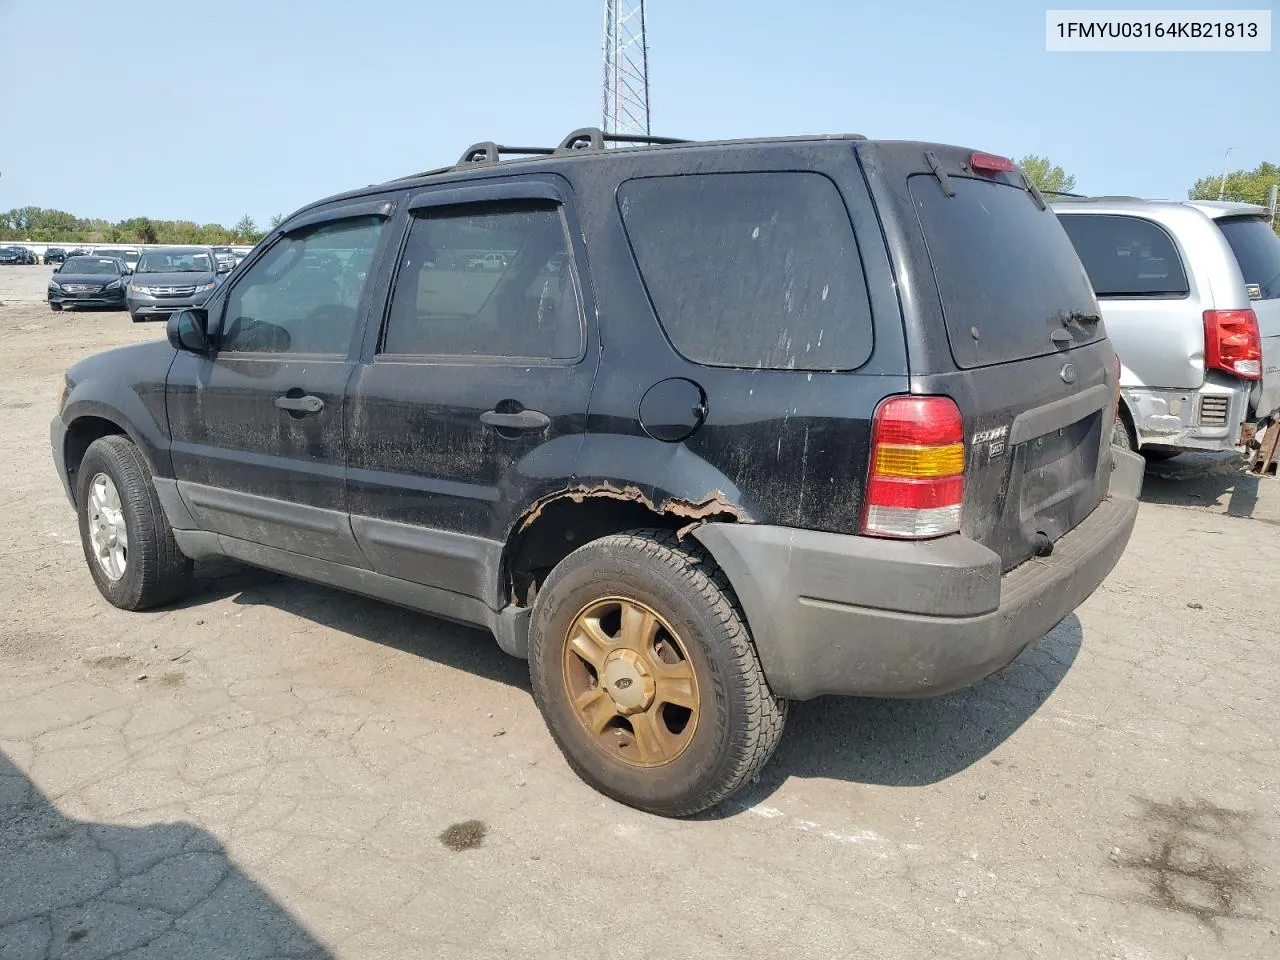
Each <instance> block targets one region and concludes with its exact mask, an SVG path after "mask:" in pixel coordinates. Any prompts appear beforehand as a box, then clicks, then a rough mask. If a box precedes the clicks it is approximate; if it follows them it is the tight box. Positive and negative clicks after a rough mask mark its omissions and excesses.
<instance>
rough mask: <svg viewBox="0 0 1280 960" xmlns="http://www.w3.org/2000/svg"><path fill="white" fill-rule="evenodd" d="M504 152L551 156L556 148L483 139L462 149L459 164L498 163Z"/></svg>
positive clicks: (527, 155)
mask: <svg viewBox="0 0 1280 960" xmlns="http://www.w3.org/2000/svg"><path fill="white" fill-rule="evenodd" d="M504 153H505V154H510V155H512V156H524V157H529V156H541V157H549V156H551V154H553V153H555V150H553V149H552V148H551V147H506V146H503V145H502V144H500V143H494V142H493V141H492V140H482V141H480V142H479V143H473V144H472V145H471V146H469V147H467V149H465V150H463V151H462V156H461V157H459V158H458V163H457V166H459V167H461V166H465V165H466V164H468V163H497V162H498V161H499V160H501V159H502V155H503V154H504Z"/></svg>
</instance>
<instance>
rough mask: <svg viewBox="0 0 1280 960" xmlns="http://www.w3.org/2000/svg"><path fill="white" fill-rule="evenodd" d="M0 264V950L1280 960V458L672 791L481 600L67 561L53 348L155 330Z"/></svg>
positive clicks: (1183, 497) (1150, 492) (1142, 519)
mask: <svg viewBox="0 0 1280 960" xmlns="http://www.w3.org/2000/svg"><path fill="white" fill-rule="evenodd" d="M47 274H48V268H45V267H39V268H19V267H14V268H0V302H3V305H2V306H0V436H2V437H3V440H4V455H3V456H0V505H2V506H3V509H4V518H5V520H4V523H3V525H0V591H2V592H0V957H3V958H5V960H12V958H23V960H26V958H33V960H34V958H43V957H50V958H52V957H64V956H65V957H76V958H83V960H88V958H99V957H108V956H112V957H115V956H121V957H130V958H141V957H147V958H152V957H154V958H166V960H169V958H180V957H191V958H210V960H212V958H215V957H217V958H226V957H258V956H262V957H267V956H284V955H287V956H291V957H304V956H305V957H310V956H315V957H321V956H332V957H343V958H375V957H386V958H403V957H427V956H450V957H515V956H519V957H597V956H608V957H611V958H616V960H623V958H675V957H759V958H769V960H775V958H779V957H806V958H814V957H851V956H866V957H894V958H896V957H901V958H916V957H925V956H929V957H932V956H938V957H947V958H967V957H974V958H979V957H981V958H1015V957H1027V958H1031V957H1035V958H1041V957H1064V958H1083V957H1091V958H1092V957H1116V958H1133V960H1139V958H1141V960H1164V958H1169V960H1186V958H1189V957H1194V958H1196V960H1205V958H1211V957H1212V958H1217V957H1222V958H1232V960H1243V958H1255V957H1256V958H1264V957H1276V956H1280V875H1278V874H1277V864H1280V842H1278V841H1280V808H1278V806H1277V797H1278V796H1280V791H1278V788H1280V784H1278V783H1277V778H1278V771H1280V763H1278V761H1280V750H1278V749H1277V747H1278V739H1280V648H1278V646H1277V643H1276V636H1277V634H1276V628H1275V624H1276V623H1278V622H1280V596H1277V594H1275V593H1272V592H1270V581H1269V579H1268V578H1269V575H1270V573H1271V572H1274V571H1275V570H1277V569H1280V487H1278V486H1277V483H1278V482H1277V481H1275V480H1261V481H1259V480H1257V479H1256V478H1251V477H1246V476H1243V475H1242V474H1241V473H1240V472H1239V470H1238V468H1237V465H1236V463H1235V462H1234V461H1233V460H1232V458H1230V457H1179V458H1176V459H1174V460H1172V461H1169V462H1168V463H1166V464H1163V465H1161V466H1160V467H1159V469H1153V470H1152V471H1149V472H1148V477H1147V487H1146V492H1145V494H1144V501H1145V502H1144V505H1143V506H1142V509H1141V511H1140V513H1139V517H1138V525H1137V529H1136V531H1135V533H1134V537H1133V540H1132V542H1131V544H1130V546H1129V549H1128V552H1127V553H1126V554H1125V556H1124V558H1123V560H1122V561H1121V563H1120V566H1119V567H1118V568H1117V570H1116V571H1115V572H1114V574H1113V575H1112V576H1111V578H1110V579H1109V580H1108V581H1107V582H1106V583H1105V584H1104V585H1103V587H1102V588H1101V589H1100V590H1099V591H1098V593H1097V594H1096V595H1095V596H1094V597H1092V598H1091V599H1090V600H1089V601H1088V602H1087V603H1086V604H1085V605H1084V606H1082V607H1081V608H1080V609H1079V611H1077V613H1076V614H1074V615H1072V616H1070V617H1068V618H1067V620H1066V621H1064V622H1063V623H1062V624H1061V625H1059V626H1058V627H1057V628H1056V629H1055V630H1054V631H1053V632H1052V633H1051V634H1049V636H1047V637H1046V638H1044V640H1042V641H1041V642H1040V643H1038V644H1037V645H1036V646H1034V647H1033V648H1032V649H1031V650H1029V651H1028V652H1027V653H1026V654H1025V655H1024V656H1023V657H1022V658H1021V659H1020V660H1018V661H1017V662H1016V663H1014V664H1013V665H1012V666H1010V667H1009V668H1007V669H1005V670H1004V671H1002V672H1001V673H999V674H998V675H996V676H994V677H992V678H990V679H988V680H987V681H985V682H983V683H981V684H979V685H977V686H976V687H973V688H971V689H969V690H965V691H961V692H959V693H956V694H953V695H950V696H947V697H944V698H941V699H937V700H931V701H923V702H881V701H867V700H852V699H834V698H830V699H823V700H818V701H814V702H811V703H804V704H799V705H797V706H796V709H795V710H794V712H793V714H792V720H791V723H790V726H789V728H788V732H787V735H786V738H785V740H784V742H783V744H782V747H781V749H780V750H779V752H778V755H777V756H776V757H775V759H774V760H773V762H772V764H771V765H770V766H769V767H768V768H767V769H766V771H765V773H764V775H763V777H762V779H761V780H760V781H759V782H758V783H757V784H755V785H754V786H753V787H752V788H750V789H749V790H748V791H747V792H746V793H745V794H744V795H743V796H741V797H740V799H739V801H738V802H736V803H734V804H732V805H731V806H729V807H727V808H725V809H722V810H719V811H716V812H715V813H713V814H712V815H709V816H706V817H703V818H701V819H697V820H694V821H690V822H676V821H669V820H662V819H658V818H654V817H650V816H646V815H643V814H640V813H636V812H634V811H631V810H628V809H626V808H623V807H620V806H618V805H616V804H614V803H612V802H610V801H608V800H605V799H604V798H602V797H600V796H599V795H597V794H596V793H594V792H592V791H591V790H590V789H589V788H587V787H586V786H585V785H583V784H582V783H581V782H579V781H578V780H577V778H576V777H574V775H573V774H572V773H571V772H570V771H569V769H568V768H567V767H566V765H565V764H564V762H563V761H562V760H561V758H560V756H559V755H558V753H557V752H556V750H555V748H554V746H553V744H552V742H551V740H550V738H549V736H548V735H547V734H546V732H545V730H544V728H543V726H542V722H541V720H540V719H539V716H538V713H537V711H536V709H535V707H534V705H533V702H532V700H531V698H530V695H529V690H528V682H527V676H526V672H525V665H524V664H523V663H522V662H520V661H517V660H514V659H510V658H508V657H506V656H504V655H503V654H502V653H501V652H499V650H498V649H497V647H496V646H495V645H494V644H493V642H492V641H491V640H490V639H489V638H488V637H487V636H486V635H484V634H481V633H478V632H475V631H471V630H466V629H463V628H460V627H456V626H451V625H448V624H445V623H441V622H439V621H436V620H433V619H431V618H428V617H425V616H419V615H416V614H413V613H409V612H406V611H403V610H399V609H396V608H393V607H389V606H385V605H381V604H378V603H375V602H372V601H367V600H363V599H358V598H354V597H351V596H347V595H344V594H341V593H338V592H335V591H332V590H328V589H323V588H320V587H316V586H310V585H307V584H303V583H299V582H296V581H292V580H288V579H286V578H281V577H277V576H274V575H271V574H267V573H261V572H255V571H248V570H244V569H242V568H238V567H234V566H230V565H226V564H214V565H207V566H202V567H200V568H199V576H200V582H199V593H198V595H197V596H195V597H194V598H193V599H191V600H190V601H189V602H187V603H185V604H184V605H182V606H181V607H178V608H175V609H168V610H163V611H159V612H151V613H146V614H128V613H123V612H121V611H118V610H115V609H114V608H112V607H110V606H108V605H107V604H106V603H105V602H104V601H103V600H101V599H100V598H99V596H98V594H97V592H96V591H95V590H94V587H93V584H92V582H91V580H90V578H89V575H88V573H87V572H86V570H85V568H84V559H83V556H82V554H81V550H80V545H79V543H78V539H77V529H76V520H75V516H74V514H73V512H72V510H71V508H70V507H69V506H68V504H67V502H66V500H65V498H64V496H63V493H62V490H61V488H60V486H59V483H58V480H57V478H56V477H55V475H54V471H53V467H52V464H51V461H50V457H49V450H48V423H49V419H50V418H51V416H52V415H53V412H54V409H53V408H54V404H55V402H56V397H57V394H58V391H59V387H60V381H61V375H62V371H63V370H64V369H65V368H66V367H67V366H68V365H69V364H70V363H72V362H73V361H75V360H76V359H78V358H80V357H82V356H85V355H86V354H89V353H92V352H95V351H98V350H102V349H104V348H107V347H111V346H115V345H119V344H125V343H131V342H135V341H138V340H143V339H146V338H152V337H160V336H163V329H162V327H161V326H160V325H158V324H156V325H145V326H144V325H135V324H132V323H130V322H129V318H128V316H127V314H124V313H57V314H55V313H51V312H50V311H49V309H48V307H47V306H46V305H45V304H44V303H43V301H42V297H43V289H44V282H45V278H46V276H47Z"/></svg>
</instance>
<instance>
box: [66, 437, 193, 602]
mask: <svg viewBox="0 0 1280 960" xmlns="http://www.w3.org/2000/svg"><path fill="white" fill-rule="evenodd" d="M77 476H78V479H79V482H78V484H77V486H78V492H77V496H76V502H77V504H78V505H79V511H80V541H81V543H82V545H83V547H84V558H85V561H86V562H87V563H88V565H89V573H90V574H91V575H92V577H93V582H94V583H95V584H96V585H97V587H98V591H99V592H100V593H101V594H102V595H103V596H104V597H106V598H107V600H109V601H110V602H111V603H113V604H114V605H115V606H117V607H120V608H121V609H124V610H145V609H147V608H148V607H154V606H158V605H160V604H162V603H168V602H169V601H171V600H175V599H177V598H178V597H179V596H181V595H182V594H183V593H184V592H185V591H186V589H187V585H188V584H189V583H190V580H191V566H192V565H191V561H190V560H189V559H187V557H185V556H183V554H182V552H181V551H180V550H179V549H178V544H177V542H176V541H175V540H174V538H173V530H172V529H171V528H170V526H169V521H168V519H167V518H166V517H165V515H164V511H163V509H161V507H160V499H159V497H158V496H157V495H156V490H155V485H154V484H153V483H152V482H151V471H150V470H149V469H148V468H147V461H146V458H144V457H143V456H142V452H141V451H140V450H138V448H137V447H136V446H134V445H133V443H132V442H131V441H130V440H129V439H128V438H126V437H121V436H109V437H102V438H101V439H98V440H95V441H94V442H93V443H92V444H90V445H89V449H88V450H87V451H86V452H85V455H84V459H83V460H82V461H81V462H80V469H79V473H78V475H77Z"/></svg>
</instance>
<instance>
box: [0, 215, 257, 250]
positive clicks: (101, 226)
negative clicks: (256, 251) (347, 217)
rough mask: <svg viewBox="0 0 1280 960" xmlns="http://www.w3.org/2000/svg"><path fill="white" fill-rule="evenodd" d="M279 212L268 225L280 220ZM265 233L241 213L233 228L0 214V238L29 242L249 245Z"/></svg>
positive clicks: (138, 219)
mask: <svg viewBox="0 0 1280 960" xmlns="http://www.w3.org/2000/svg"><path fill="white" fill-rule="evenodd" d="M280 220H281V217H280V215H279V214H277V215H276V216H274V217H272V218H271V223H270V226H271V227H274V226H276V225H277V224H279V223H280ZM265 235H266V231H265V230H260V229H258V225H257V223H255V222H254V219H253V217H251V216H249V215H248V214H245V215H244V216H243V217H241V218H240V220H239V222H238V223H236V225H235V226H233V227H224V226H223V225H222V224H220V223H196V222H194V221H192V220H153V219H152V218H150V217H130V218H129V219H127V220H118V221H114V222H113V221H110V220H102V219H86V218H84V217H77V216H76V215H75V214H73V213H67V212H66V211H65V210H47V209H45V208H43V207H14V208H13V209H12V210H7V211H5V212H3V213H0V240H29V241H31V242H33V243H174V244H204V245H212V244H227V243H237V244H252V243H257V242H258V241H259V240H261V239H262V238H263V237H264V236H265Z"/></svg>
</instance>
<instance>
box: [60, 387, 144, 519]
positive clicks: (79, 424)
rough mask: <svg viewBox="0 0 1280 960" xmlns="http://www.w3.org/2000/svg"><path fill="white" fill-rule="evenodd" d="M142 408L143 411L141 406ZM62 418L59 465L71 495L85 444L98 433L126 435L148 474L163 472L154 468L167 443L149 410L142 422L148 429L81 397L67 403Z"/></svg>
mask: <svg viewBox="0 0 1280 960" xmlns="http://www.w3.org/2000/svg"><path fill="white" fill-rule="evenodd" d="M134 400H135V402H136V403H137V405H138V406H139V407H141V406H142V404H141V401H138V400H137V398H136V397H135V398H134ZM143 412H144V413H146V411H145V408H143ZM62 419H63V422H64V423H65V424H66V425H67V432H66V436H65V437H64V438H63V441H62V443H63V447H62V454H63V458H64V459H63V467H64V469H65V470H66V473H67V482H68V484H69V487H70V489H71V493H72V497H74V496H75V491H76V476H77V473H78V472H79V468H80V463H81V462H82V461H83V460H84V455H85V453H86V451H88V449H89V446H90V445H91V444H92V443H93V442H94V441H95V440H98V439H100V438H102V437H109V436H123V437H127V438H128V439H129V440H130V441H131V442H132V443H133V445H134V446H135V447H137V448H138V450H139V451H140V452H141V453H142V456H143V458H144V459H145V460H146V462H147V468H148V469H149V470H150V471H151V474H152V476H163V475H165V473H166V471H162V470H160V469H158V468H159V467H160V466H161V464H160V463H159V462H158V461H159V460H160V459H161V453H162V451H164V452H167V449H168V443H167V440H166V439H164V434H163V433H162V431H161V430H160V426H159V424H157V423H156V422H155V420H154V419H153V418H151V416H150V415H149V414H146V425H147V427H148V428H149V429H148V430H145V431H144V430H141V429H139V427H138V425H137V423H136V422H135V421H134V420H133V419H132V418H130V417H127V416H125V415H124V414H123V413H121V411H119V410H118V409H116V408H115V407H111V406H108V405H106V404H103V403H99V402H96V401H92V400H81V401H73V402H72V403H69V404H68V405H67V407H66V408H65V409H64V410H63V413H62Z"/></svg>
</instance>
